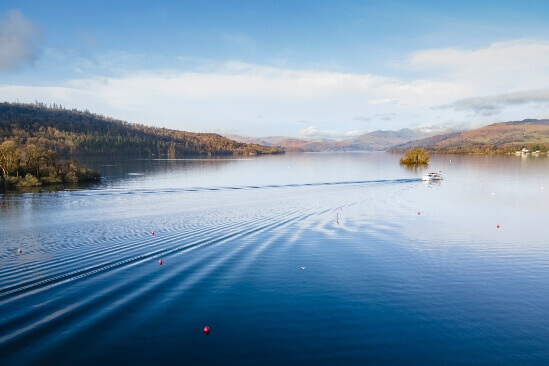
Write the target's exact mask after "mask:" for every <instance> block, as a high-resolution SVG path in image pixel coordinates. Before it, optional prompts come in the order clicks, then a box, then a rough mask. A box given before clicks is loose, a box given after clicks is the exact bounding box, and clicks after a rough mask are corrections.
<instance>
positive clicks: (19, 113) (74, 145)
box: [0, 103, 284, 157]
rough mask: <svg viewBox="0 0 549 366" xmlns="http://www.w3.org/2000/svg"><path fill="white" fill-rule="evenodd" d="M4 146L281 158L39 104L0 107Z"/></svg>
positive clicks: (215, 138)
mask: <svg viewBox="0 0 549 366" xmlns="http://www.w3.org/2000/svg"><path fill="white" fill-rule="evenodd" d="M4 141H14V142H16V143H17V144H18V145H21V146H24V145H29V144H31V145H35V146H37V147H40V148H43V149H46V150H52V151H55V152H57V153H59V154H61V155H62V156H78V155H113V154H118V155H122V154H125V155H136V156H171V157H175V156H182V155H197V154H200V155H205V154H207V155H232V154H240V155H256V154H277V153H284V150H283V149H280V148H277V147H272V146H270V147H267V146H261V145H258V144H246V143H242V142H237V141H233V140H230V139H228V138H226V137H223V136H221V135H218V134H213V133H195V132H185V131H177V130H171V129H166V128H157V127H149V126H144V125H140V124H133V123H128V122H124V121H120V120H116V119H113V118H109V117H104V116H102V115H97V114H92V113H89V112H88V111H84V112H82V111H77V110H67V109H64V108H62V107H58V106H54V107H53V108H51V107H46V106H45V105H44V104H42V103H36V104H20V103H0V144H1V143H2V142H4Z"/></svg>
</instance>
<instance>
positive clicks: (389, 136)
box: [226, 128, 451, 151]
mask: <svg viewBox="0 0 549 366" xmlns="http://www.w3.org/2000/svg"><path fill="white" fill-rule="evenodd" d="M449 131H451V130H450V129H441V128H432V129H416V130H412V129H409V128H404V129H402V130H398V131H373V132H369V133H367V134H364V135H361V136H358V137H355V138H351V139H346V140H341V141H333V140H324V141H310V140H304V139H296V138H290V137H282V136H272V137H259V138H255V137H244V136H238V135H226V137H228V138H231V139H233V140H236V141H240V142H246V143H256V144H262V145H267V146H280V147H283V148H284V149H286V151H383V150H386V149H388V148H390V147H392V146H394V145H398V144H402V143H405V142H408V141H412V140H418V139H422V138H425V137H429V136H433V135H434V134H437V133H444V132H449Z"/></svg>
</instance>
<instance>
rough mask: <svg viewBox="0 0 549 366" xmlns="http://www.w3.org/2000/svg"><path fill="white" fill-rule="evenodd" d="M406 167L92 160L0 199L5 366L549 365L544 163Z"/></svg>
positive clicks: (444, 160) (469, 161)
mask: <svg viewBox="0 0 549 366" xmlns="http://www.w3.org/2000/svg"><path fill="white" fill-rule="evenodd" d="M398 159H399V156H398V155H394V154H388V153H337V154H328V153H326V154H321V153H318V154H296V155H290V154H288V155H286V156H260V157H259V158H258V157H250V158H247V157H246V158H219V159H214V158H211V159H178V160H162V159H159V160H131V159H126V160H116V159H103V160H92V159H90V160H88V161H87V164H88V166H89V167H91V168H93V169H95V170H99V171H100V172H101V173H102V174H103V176H104V179H103V180H102V181H101V183H99V184H97V185H93V186H88V187H82V188H81V189H71V190H65V191H58V192H46V191H44V192H41V193H9V194H7V193H6V194H3V195H1V194H0V202H1V203H2V205H1V206H0V364H2V365H12V364H14V365H18V364H79V365H92V364H93V365H96V364H120V363H124V364H130V363H131V364H197V363H203V364H225V365H231V364H234V365H258V364H266V365H281V364H357V365H363V364H540V365H541V364H548V363H549V235H548V233H549V228H548V215H547V210H548V207H549V157H548V156H546V155H543V156H524V157H522V156H476V155H469V156H456V155H436V156H433V157H432V160H431V163H430V164H429V166H428V168H420V169H407V168H405V167H402V166H400V165H399V164H398ZM426 170H442V174H443V176H444V181H442V182H434V183H427V182H422V181H421V179H420V177H421V174H422V173H423V172H425V171H426ZM498 225H499V227H498ZM153 231H154V235H153ZM18 249H21V250H22V252H21V253H18ZM159 260H162V265H160V264H159ZM205 326H209V328H210V334H209V335H205V334H204V333H203V328H204V327H205Z"/></svg>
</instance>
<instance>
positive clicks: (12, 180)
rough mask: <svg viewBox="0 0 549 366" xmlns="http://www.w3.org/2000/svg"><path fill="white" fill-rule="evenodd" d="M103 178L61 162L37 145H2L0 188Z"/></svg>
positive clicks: (14, 142) (7, 143)
mask: <svg viewBox="0 0 549 366" xmlns="http://www.w3.org/2000/svg"><path fill="white" fill-rule="evenodd" d="M99 177H100V175H99V174H98V173H95V172H92V171H91V170H90V169H87V168H84V167H79V166H78V165H77V164H76V163H75V162H74V160H68V161H65V160H61V159H59V154H58V153H57V152H55V151H53V150H46V149H44V148H42V147H39V146H36V145H34V144H27V145H24V146H21V145H19V144H18V143H17V142H16V141H13V140H7V141H4V142H2V143H1V144H0V185H2V186H7V187H12V186H16V187H34V186H40V185H43V184H61V183H76V182H82V181H89V180H97V179H99Z"/></svg>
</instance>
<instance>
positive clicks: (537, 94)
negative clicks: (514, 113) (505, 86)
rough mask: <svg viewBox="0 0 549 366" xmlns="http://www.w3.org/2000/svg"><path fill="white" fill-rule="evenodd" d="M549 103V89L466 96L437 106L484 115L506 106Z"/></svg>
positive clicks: (493, 113) (498, 110) (500, 110)
mask: <svg viewBox="0 0 549 366" xmlns="http://www.w3.org/2000/svg"><path fill="white" fill-rule="evenodd" d="M530 103H533V104H542V105H545V106H547V105H549V89H538V90H528V91H520V92H514V93H505V94H499V95H495V96H489V97H478V98H465V99H460V100H458V101H455V102H453V103H450V104H447V105H443V106H440V107H436V108H449V109H453V110H455V111H470V112H474V113H477V114H481V115H483V116H492V115H496V114H500V113H501V112H502V111H503V109H504V108H506V107H512V106H516V105H524V104H530Z"/></svg>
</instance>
